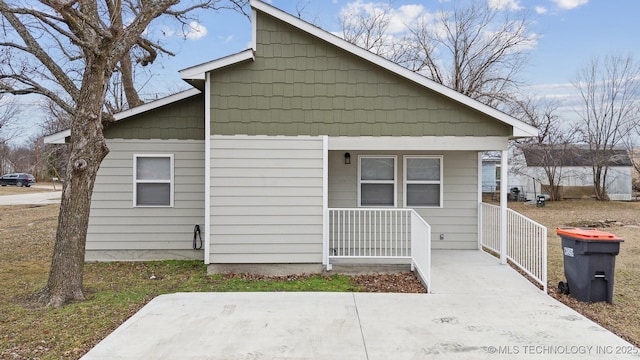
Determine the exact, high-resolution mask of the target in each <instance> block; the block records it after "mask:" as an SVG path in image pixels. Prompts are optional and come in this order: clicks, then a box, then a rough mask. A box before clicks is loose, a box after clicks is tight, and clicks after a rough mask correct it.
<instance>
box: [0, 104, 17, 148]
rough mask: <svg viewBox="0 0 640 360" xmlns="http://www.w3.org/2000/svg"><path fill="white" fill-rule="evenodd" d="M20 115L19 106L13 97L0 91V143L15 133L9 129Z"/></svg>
mask: <svg viewBox="0 0 640 360" xmlns="http://www.w3.org/2000/svg"><path fill="white" fill-rule="evenodd" d="M19 115H20V107H19V105H18V103H17V102H16V101H15V99H10V98H9V97H8V96H6V95H4V94H2V93H0V143H6V142H7V141H8V140H10V139H11V138H13V137H14V135H15V133H14V132H12V131H10V130H9V127H10V125H12V124H14V123H15V122H16V120H17V118H18V116H19Z"/></svg>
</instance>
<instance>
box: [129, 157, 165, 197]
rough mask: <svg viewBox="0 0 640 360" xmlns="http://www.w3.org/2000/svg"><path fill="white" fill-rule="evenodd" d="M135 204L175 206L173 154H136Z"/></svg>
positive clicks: (134, 158)
mask: <svg viewBox="0 0 640 360" xmlns="http://www.w3.org/2000/svg"><path fill="white" fill-rule="evenodd" d="M133 180H134V184H133V205H134V206H141V207H142V206H158V207H171V206H173V155H134V157H133Z"/></svg>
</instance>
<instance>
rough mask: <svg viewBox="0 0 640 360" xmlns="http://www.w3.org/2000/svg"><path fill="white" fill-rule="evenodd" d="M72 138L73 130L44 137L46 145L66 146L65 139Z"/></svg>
mask: <svg viewBox="0 0 640 360" xmlns="http://www.w3.org/2000/svg"><path fill="white" fill-rule="evenodd" d="M69 136H71V129H67V130H64V131H60V132H57V133H55V134H51V135H47V136H45V137H44V139H43V140H44V143H45V144H64V143H65V139H66V138H68V137H69Z"/></svg>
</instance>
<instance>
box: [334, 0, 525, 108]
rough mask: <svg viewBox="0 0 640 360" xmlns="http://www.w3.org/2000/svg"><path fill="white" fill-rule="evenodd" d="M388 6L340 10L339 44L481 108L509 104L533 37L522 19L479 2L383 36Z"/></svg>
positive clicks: (424, 18)
mask: <svg viewBox="0 0 640 360" xmlns="http://www.w3.org/2000/svg"><path fill="white" fill-rule="evenodd" d="M392 10H393V8H392V6H391V5H380V6H378V7H375V8H371V9H366V10H362V9H356V10H353V11H346V12H345V13H343V14H342V16H341V18H340V25H341V27H342V36H343V37H344V38H345V40H347V41H349V42H351V43H354V44H356V45H359V46H361V47H363V48H365V49H367V50H369V51H371V52H373V53H376V54H378V55H381V56H383V57H385V58H387V59H389V60H391V61H393V62H396V63H398V64H400V65H402V66H404V67H407V68H408V69H410V70H412V71H416V72H419V73H421V74H424V75H425V76H427V77H428V78H430V79H432V80H434V81H436V82H438V83H441V84H443V85H446V86H448V87H450V88H452V89H454V90H456V91H458V92H460V93H462V94H464V95H467V96H469V97H471V98H474V99H476V100H478V101H480V102H482V103H485V104H487V105H491V106H496V105H498V104H504V103H507V102H509V101H511V100H512V99H513V97H514V95H513V94H514V93H515V92H516V88H517V86H518V85H519V84H520V83H521V82H520V80H519V79H518V74H519V72H520V71H521V70H522V68H523V66H524V65H525V63H526V60H527V58H528V57H527V50H528V49H529V48H530V47H531V46H532V45H533V44H534V43H535V41H536V36H535V35H534V34H532V33H531V32H529V30H528V28H529V21H528V20H527V18H526V16H525V15H523V14H520V13H518V14H519V15H520V17H513V14H512V12H511V11H510V10H508V9H505V8H503V9H499V8H493V7H490V6H489V5H487V4H486V3H485V4H480V3H479V2H470V4H469V5H468V6H467V7H460V6H456V7H455V8H454V9H453V10H452V11H440V12H438V13H436V15H435V16H433V15H432V14H424V15H423V16H422V17H420V18H418V20H417V21H415V22H414V23H411V24H405V25H406V26H407V28H408V34H406V35H403V36H402V37H401V38H397V37H394V36H392V34H390V33H389V27H390V23H391V15H392Z"/></svg>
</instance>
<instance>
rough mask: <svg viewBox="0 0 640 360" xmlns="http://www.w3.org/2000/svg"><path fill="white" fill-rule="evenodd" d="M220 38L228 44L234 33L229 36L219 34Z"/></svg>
mask: <svg viewBox="0 0 640 360" xmlns="http://www.w3.org/2000/svg"><path fill="white" fill-rule="evenodd" d="M218 39H220V40H222V42H223V43H224V44H226V43H229V42H231V40H233V35H228V36H227V37H222V36H218Z"/></svg>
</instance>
